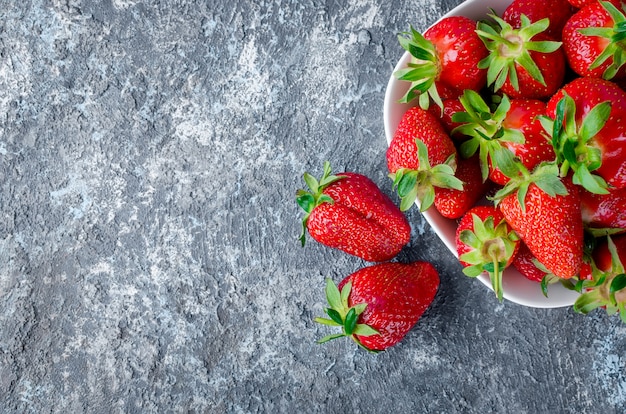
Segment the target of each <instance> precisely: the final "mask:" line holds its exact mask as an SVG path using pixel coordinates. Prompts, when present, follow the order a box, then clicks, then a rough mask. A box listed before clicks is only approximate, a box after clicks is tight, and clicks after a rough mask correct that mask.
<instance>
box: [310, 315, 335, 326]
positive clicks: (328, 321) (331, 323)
mask: <svg viewBox="0 0 626 414" xmlns="http://www.w3.org/2000/svg"><path fill="white" fill-rule="evenodd" d="M313 320H314V321H315V322H317V323H321V324H322V325H327V326H342V325H341V324H339V323H337V322H335V321H333V320H332V319H326V318H319V317H318V318H314V319H313Z"/></svg>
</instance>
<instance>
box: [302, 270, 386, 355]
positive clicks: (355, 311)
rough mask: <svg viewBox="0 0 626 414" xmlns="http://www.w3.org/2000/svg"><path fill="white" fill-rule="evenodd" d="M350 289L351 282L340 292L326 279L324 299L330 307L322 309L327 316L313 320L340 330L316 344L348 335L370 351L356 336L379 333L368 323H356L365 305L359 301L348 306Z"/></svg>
mask: <svg viewBox="0 0 626 414" xmlns="http://www.w3.org/2000/svg"><path fill="white" fill-rule="evenodd" d="M351 289H352V282H348V283H346V284H345V285H343V287H342V289H341V292H340V291H339V289H338V288H337V285H335V283H334V282H333V281H332V280H331V279H330V278H327V279H326V300H328V304H329V306H330V307H328V308H326V309H324V311H325V312H326V314H327V315H328V318H319V317H318V318H315V319H314V321H315V322H317V323H321V324H322V325H327V326H340V327H341V328H342V332H341V333H338V334H332V335H327V336H325V337H323V338H322V339H319V340H318V341H317V343H318V344H323V343H325V342H328V341H330V340H332V339H337V338H342V337H344V336H349V337H350V338H352V340H354V342H356V343H357V344H358V345H359V346H360V347H362V348H364V349H366V350H368V351H370V352H375V351H372V350H370V349H369V348H367V347H365V346H364V345H363V344H362V343H361V341H359V339H358V338H357V337H356V335H359V336H372V335H380V333H379V332H378V331H377V330H376V329H374V328H372V327H371V326H369V325H366V324H363V323H358V322H357V321H358V319H359V315H361V314H362V313H363V311H365V308H366V307H367V304H366V303H359V304H358V305H354V306H352V307H351V306H349V305H348V298H349V297H350V291H351Z"/></svg>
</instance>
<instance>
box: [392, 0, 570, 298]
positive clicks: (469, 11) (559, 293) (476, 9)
mask: <svg viewBox="0 0 626 414" xmlns="http://www.w3.org/2000/svg"><path fill="white" fill-rule="evenodd" d="M511 1H512V0H490V1H485V0H467V1H465V2H464V3H461V4H460V5H459V6H457V7H456V8H454V9H453V10H451V11H450V12H449V13H447V14H445V15H444V16H443V17H442V18H444V17H448V16H466V17H469V18H471V19H474V20H478V19H481V18H484V17H485V16H486V14H487V13H490V10H489V9H490V8H492V9H493V10H495V12H496V13H498V14H499V15H500V14H501V13H502V12H504V10H505V9H506V7H507V6H508V5H509V4H510V3H511ZM409 23H411V22H407V27H408V24H409ZM410 59H411V56H410V54H409V53H408V52H405V53H404V55H403V56H402V58H401V59H400V61H399V62H398V64H397V65H396V67H395V68H394V72H395V71H396V70H398V69H401V68H403V67H405V66H406V64H407V63H408V62H409V61H410ZM408 86H409V83H408V82H406V81H399V80H397V79H396V78H395V77H394V76H393V74H392V75H391V77H390V78H389V83H388V85H387V91H386V93H385V103H384V121H385V135H386V137H387V143H389V142H391V138H392V137H393V134H394V132H395V130H396V128H397V126H398V124H399V123H400V120H401V119H402V115H403V114H404V112H405V111H406V110H407V109H408V108H410V107H411V106H412V105H410V104H401V103H398V100H399V99H400V98H401V97H402V96H403V95H404V94H405V93H406V91H407V89H408ZM423 215H424V218H426V221H428V223H429V224H430V226H431V227H432V228H433V230H434V231H435V233H437V235H438V236H439V238H440V239H441V240H442V241H443V242H444V243H445V245H446V246H447V247H448V249H449V250H450V252H452V254H453V255H454V256H456V257H458V255H457V252H456V243H455V239H454V238H455V233H456V227H457V225H456V221H455V220H450V219H447V218H445V217H443V216H441V215H440V214H439V213H438V212H437V210H436V209H435V208H434V207H432V208H430V209H428V210H427V211H425V212H424V213H423ZM459 277H466V276H465V275H463V274H460V275H459ZM478 280H480V281H481V282H482V283H483V284H484V285H485V286H487V287H488V288H490V289H491V281H490V280H489V276H488V275H487V274H482V275H480V276H478ZM502 286H503V291H504V298H505V299H507V300H510V301H512V302H515V303H518V304H520V305H525V306H530V307H535V308H558V307H563V306H570V305H572V304H573V303H574V301H575V300H576V298H577V297H578V293H576V292H574V291H571V290H568V289H566V288H564V287H563V286H561V285H560V284H558V283H557V284H553V285H550V286H549V288H548V297H547V298H546V297H545V296H544V295H543V293H542V292H541V287H540V285H539V283H537V282H532V281H530V280H528V279H526V278H525V277H524V276H522V275H521V274H520V273H519V272H518V271H517V270H516V269H515V268H513V267H509V268H507V269H506V270H505V271H504V275H503V277H502ZM493 300H494V301H496V300H497V299H496V298H495V295H494V298H493Z"/></svg>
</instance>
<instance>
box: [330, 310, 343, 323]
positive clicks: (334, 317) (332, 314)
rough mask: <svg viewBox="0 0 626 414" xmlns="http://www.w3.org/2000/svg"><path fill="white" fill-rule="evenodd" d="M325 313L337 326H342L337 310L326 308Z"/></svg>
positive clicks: (340, 316) (341, 319)
mask: <svg viewBox="0 0 626 414" xmlns="http://www.w3.org/2000/svg"><path fill="white" fill-rule="evenodd" d="M326 313H327V314H328V316H330V319H332V320H333V321H335V322H336V323H337V324H338V325H339V326H343V324H344V321H343V317H342V315H341V314H340V313H339V312H338V311H336V310H335V309H332V308H326Z"/></svg>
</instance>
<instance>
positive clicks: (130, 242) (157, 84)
mask: <svg viewBox="0 0 626 414" xmlns="http://www.w3.org/2000/svg"><path fill="white" fill-rule="evenodd" d="M459 2H460V1H459V0H448V1H439V0H419V1H417V0H411V1H410V0H397V1H392V2H389V1H383V0H334V1H317V0H314V1H313V0H312V1H299V2H293V1H285V0H283V1H281V0H274V1H269V0H268V1H255V2H252V1H242V0H230V1H226V0H216V1H208V2H201V1H197V2H192V1H170V2H168V1H140V0H113V1H111V0H108V1H107V0H104V1H99V0H84V1H81V0H50V1H48V0H20V1H13V0H0V185H1V193H0V217H1V219H0V412H2V413H5V412H6V413H9V412H20V413H21V412H24V413H49V412H54V413H75V412H76V413H78V412H90V413H108V412H114V413H116V412H129V413H143V412H177V413H183V412H208V413H275V412H285V413H300V412H320V413H379V412H381V413H382V412H394V413H405V412H406V413H408V412H411V413H425V412H433V413H454V412H462V413H486V412H507V413H557V412H567V413H569V412H572V413H573V412H584V413H599V412H602V413H618V412H623V409H624V405H625V404H626V376H625V374H624V362H625V360H626V359H625V358H626V357H625V356H624V353H625V352H626V343H625V341H624V334H625V333H626V329H625V327H624V325H622V324H621V323H620V322H619V321H618V320H617V318H608V317H606V315H603V314H602V313H601V312H598V313H594V314H593V315H591V316H587V317H584V316H580V315H577V314H575V313H573V312H572V311H571V310H570V309H556V310H545V309H531V308H525V307H522V306H519V305H516V304H513V303H511V302H505V303H504V304H501V305H500V304H498V303H497V302H496V301H495V300H494V297H493V294H492V293H491V292H490V291H488V290H487V289H486V288H485V287H484V286H483V285H481V284H480V283H479V282H478V281H473V280H470V279H469V278H466V277H464V276H463V275H462V274H461V272H460V266H459V265H458V264H457V263H456V262H455V260H454V258H453V257H452V256H451V255H450V254H449V253H448V252H447V250H446V249H445V247H444V245H443V244H442V243H441V242H439V241H438V239H437V238H436V236H435V234H434V233H433V232H432V231H431V230H430V228H429V227H428V225H427V224H426V223H425V222H424V221H423V220H422V218H421V217H420V215H419V214H418V213H416V212H415V211H414V210H412V211H411V212H410V213H409V214H408V216H409V218H410V220H411V223H412V225H413V228H414V234H413V240H412V242H411V244H410V246H408V247H407V249H406V250H405V251H404V252H402V254H401V255H400V257H399V258H398V260H415V259H424V260H430V261H433V262H434V263H435V265H436V266H437V268H438V269H439V271H440V273H441V279H442V283H441V288H440V291H439V294H438V296H437V297H436V300H435V301H434V303H433V305H432V307H431V308H430V309H429V310H428V311H427V313H426V314H425V315H424V317H423V319H422V320H421V321H420V323H419V324H418V325H417V326H416V327H415V328H414V329H413V330H412V331H411V332H410V333H409V335H408V336H407V337H406V338H405V340H404V341H403V342H402V343H401V344H400V345H398V346H397V347H394V348H392V349H391V350H389V351H387V352H385V353H382V354H379V355H376V356H374V355H370V354H367V353H365V352H362V351H361V350H359V349H358V348H357V347H356V346H354V344H353V343H352V342H350V341H348V340H345V341H335V342H333V343H329V344H328V345H327V346H319V345H316V344H315V343H314V341H315V339H317V338H319V337H321V336H323V335H325V334H327V333H328V332H329V330H328V328H326V327H321V326H316V325H315V324H314V323H313V322H312V318H313V317H314V316H318V315H321V313H322V307H323V305H324V297H323V291H322V289H323V284H324V278H325V277H326V276H331V277H333V278H334V279H335V280H339V279H340V278H342V277H343V276H345V275H347V274H349V273H351V272H353V271H355V270H356V269H358V268H359V267H361V266H364V265H365V263H364V262H362V261H361V260H359V259H356V258H354V257H348V256H346V255H344V254H341V253H339V252H335V251H329V250H328V249H326V248H323V247H322V246H320V245H317V244H316V243H310V244H308V245H307V247H306V248H305V249H302V248H300V246H299V244H298V243H297V240H296V239H297V237H298V233H299V231H300V228H299V225H300V224H299V220H300V218H301V217H302V215H301V212H300V211H299V209H298V207H297V205H296V203H295V201H294V193H295V190H296V189H297V188H298V187H299V186H301V184H302V181H301V175H302V173H303V172H304V171H306V170H309V171H311V172H313V173H315V174H319V172H320V170H321V165H322V162H323V161H324V160H326V159H328V160H330V161H331V163H332V164H333V166H334V167H335V169H336V170H337V171H340V170H344V169H345V170H353V171H357V172H360V173H363V174H366V175H368V176H370V177H371V178H372V179H373V180H374V181H376V182H377V183H378V184H379V185H380V186H381V187H382V188H383V190H384V191H385V192H387V193H389V194H391V188H390V182H389V179H388V178H387V177H386V170H385V168H386V164H385V160H384V151H385V147H386V144H385V138H384V131H383V120H382V104H383V96H384V91H385V86H386V83H387V80H388V78H389V75H390V73H391V71H392V68H393V66H394V65H395V62H396V61H397V60H398V59H399V57H400V56H401V53H402V50H401V49H400V47H399V45H398V43H397V39H396V35H397V33H398V32H400V31H404V30H406V29H407V28H408V25H409V24H413V25H414V26H415V27H416V28H417V29H420V30H421V29H424V28H426V27H427V26H428V25H429V24H430V23H432V22H433V21H434V20H435V19H436V18H437V16H439V15H441V14H442V13H444V12H446V11H448V10H449V9H450V8H452V7H454V6H455V5H456V4H457V3H459Z"/></svg>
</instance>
